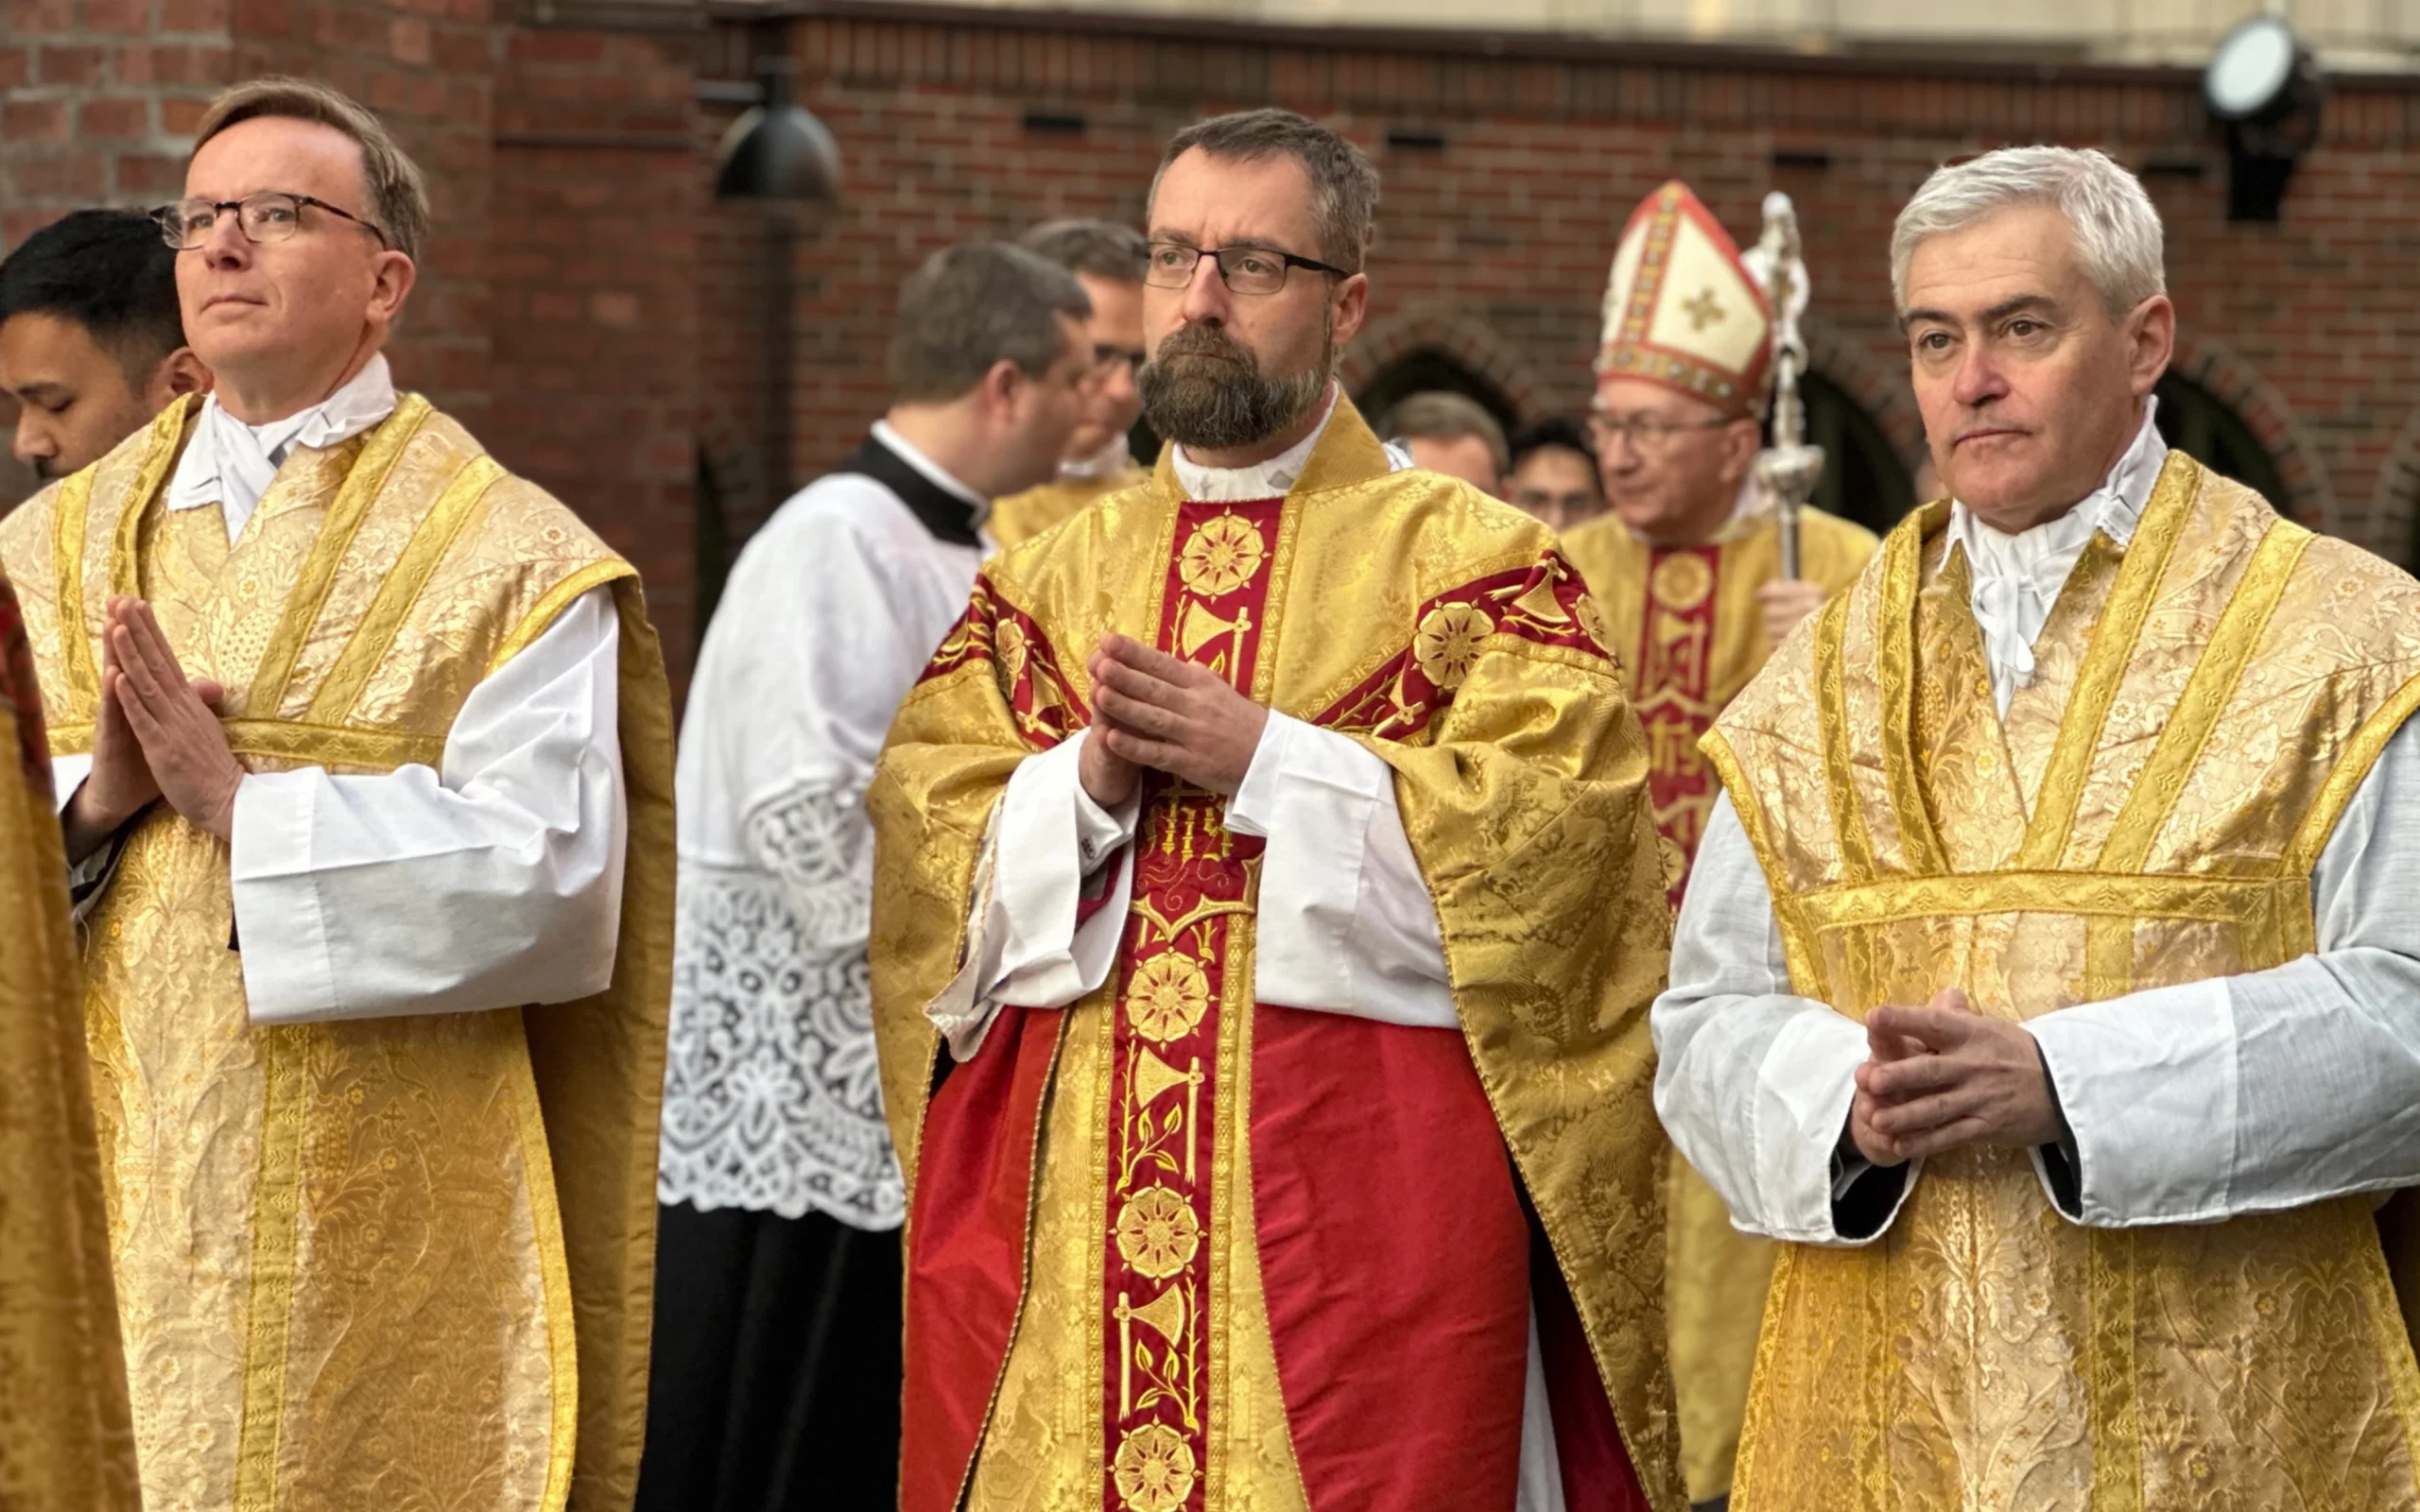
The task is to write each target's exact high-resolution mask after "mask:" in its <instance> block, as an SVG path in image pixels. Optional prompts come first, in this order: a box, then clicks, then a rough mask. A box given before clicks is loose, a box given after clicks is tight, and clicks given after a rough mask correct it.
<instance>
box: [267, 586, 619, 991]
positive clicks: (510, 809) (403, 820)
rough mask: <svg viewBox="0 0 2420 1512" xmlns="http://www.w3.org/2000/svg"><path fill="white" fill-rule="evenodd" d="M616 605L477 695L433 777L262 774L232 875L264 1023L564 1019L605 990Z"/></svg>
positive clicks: (599, 602) (586, 600)
mask: <svg viewBox="0 0 2420 1512" xmlns="http://www.w3.org/2000/svg"><path fill="white" fill-rule="evenodd" d="M619 648H620V628H619V626H618V623H617V621H616V620H615V617H614V604H613V597H612V590H611V589H609V588H598V589H594V590H592V591H590V592H589V593H585V594H583V595H581V596H580V597H579V599H577V600H575V601H574V602H573V603H572V605H571V606H570V607H569V608H568V609H566V610H564V611H563V612H562V615H561V616H560V617H559V618H557V620H556V621H555V623H554V624H553V625H551V626H549V627H547V628H546V630H545V633H544V634H543V635H541V636H539V637H538V638H537V639H536V640H535V641H533V642H531V643H530V644H528V645H527V647H526V648H524V649H523V650H522V651H521V652H520V654H518V655H516V656H515V657H513V658H512V660H511V661H510V662H506V663H505V664H504V665H503V666H502V667H499V668H498V669H496V671H495V672H494V673H493V675H491V676H490V677H489V678H488V679H486V680H485V681H483V682H481V683H480V684H479V685H478V686H477V687H475V688H474V689H472V690H471V694H470V696H469V697H468V698H466V699H465V700H464V701H463V704H462V708H461V711H460V712H459V713H458V715H457V716H456V718H455V721H454V725H453V728H452V730H450V731H449V733H448V734H447V736H446V741H445V750H444V754H443V756H442V758H441V760H442V764H443V765H442V770H436V769H432V768H430V767H428V766H425V765H410V766H405V767H402V768H399V769H398V770H396V771H393V772H390V773H388V774H386V775H383V776H376V777H340V776H336V775H333V774H331V773H329V772H328V771H326V770H325V769H323V768H320V767H316V766H313V767H302V768H300V769H297V770H294V771H287V772H273V773H270V772H262V773H253V774H251V775H250V776H248V777H246V778H245V779H244V780H243V782H242V783H241V785H240V786H238V787H237V789H236V792H235V812H234V835H233V853H232V857H231V862H230V870H231V873H232V876H233V884H234V909H235V933H236V941H237V947H238V949H239V950H240V951H241V953H242V955H243V968H244V988H245V994H246V996H247V998H248V999H249V1001H250V1005H251V1017H252V1021H253V1022H256V1023H302V1022H314V1021H322V1020H337V1019H362V1018H378V1017H383V1016H387V1015H392V1014H420V1013H467V1012H475V1011H478V1010H482V1009H488V1008H500V1007H507V1006H510V1005H516V1004H525V1003H562V1002H569V1001H571V1000H573V999H577V998H581V997H586V996H588V995H590V994H592V993H595V992H598V991H601V990H603V989H604V988H605V987H606V986H607V985H608V984H609V983H610V982H611V981H612V979H613V974H614V949H615V942H616V936H617V931H618V927H619V922H620V917H621V897H622V864H623V850H624V843H625V840H626V831H627V826H628V815H627V811H626V808H625V803H624V798H623V790H622V752H621V741H620V731H619V723H618V713H619V710H618V698H619V683H618V678H617V662H618V658H619Z"/></svg>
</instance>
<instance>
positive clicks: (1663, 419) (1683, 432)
mask: <svg viewBox="0 0 2420 1512" xmlns="http://www.w3.org/2000/svg"><path fill="white" fill-rule="evenodd" d="M1591 419H1592V423H1593V424H1594V428H1595V430H1596V442H1597V461H1598V465H1599V469H1600V471H1601V472H1602V475H1603V478H1604V483H1605V502H1606V503H1607V504H1610V505H1611V506H1613V509H1614V512H1615V513H1616V514H1617V515H1619V516H1621V518H1622V523H1623V524H1627V525H1629V526H1630V527H1631V528H1632V529H1633V530H1635V531H1637V532H1638V533H1639V534H1640V535H1643V536H1645V537H1647V538H1648V539H1649V540H1650V541H1656V542H1659V543H1662V544H1668V545H1687V544H1693V543H1695V542H1697V541H1703V540H1705V539H1706V538H1707V537H1709V536H1711V535H1713V534H1714V533H1715V532H1716V531H1718V530H1720V529H1721V528H1722V526H1723V525H1724V524H1725V523H1727V522H1728V521H1729V520H1730V518H1731V513H1732V509H1733V507H1735V506H1736V505H1737V501H1738V497H1739V486H1740V484H1742V483H1743V482H1745V481H1746V479H1747V476H1748V469H1749V468H1750V467H1751V466H1753V465H1754V463H1755V455H1756V425H1755V421H1744V420H1743V421H1731V422H1729V423H1724V422H1723V414H1722V411H1720V409H1717V408H1716V407H1715V406H1714V405H1712V404H1707V403H1706V402H1705V401H1704V400H1703V399H1697V398H1693V397H1691V396H1690V395H1687V394H1684V393H1681V392H1679V391H1677V390H1675V389H1671V388H1667V387H1664V386H1663V385H1662V384H1653V383H1649V382H1647V381H1646V380H1645V379H1642V378H1606V379H1602V380H1600V381H1599V383H1598V385H1597V408H1596V413H1595V415H1594V416H1593V417H1591ZM1623 421H1638V422H1639V429H1638V433H1637V438H1636V439H1633V438H1631V437H1630V436H1628V435H1625V434H1623V433H1621V431H1620V430H1619V429H1618V428H1617V427H1618V426H1619V424H1620V422H1623ZM1607 422H1612V423H1611V424H1610V425H1609V424H1608V423H1607Z"/></svg>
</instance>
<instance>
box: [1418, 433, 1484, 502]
mask: <svg viewBox="0 0 2420 1512" xmlns="http://www.w3.org/2000/svg"><path fill="white" fill-rule="evenodd" d="M1403 444H1404V449H1405V450H1406V451H1408V452H1409V453H1410V454H1411V465H1412V466H1414V467H1425V468H1426V469H1428V471H1430V472H1443V473H1444V474H1445V475H1446V476H1447V477H1450V478H1460V479H1461V480H1462V481H1463V482H1465V483H1467V484H1469V485H1470V486H1471V487H1473V488H1475V489H1477V490H1479V491H1480V492H1482V493H1494V492H1495V490H1497V488H1499V487H1500V486H1501V485H1502V483H1503V479H1501V478H1499V477H1497V476H1496V474H1495V453H1494V452H1491V451H1489V450H1488V449H1487V440H1486V438H1484V437H1479V436H1408V437H1405V438H1404V443H1403Z"/></svg>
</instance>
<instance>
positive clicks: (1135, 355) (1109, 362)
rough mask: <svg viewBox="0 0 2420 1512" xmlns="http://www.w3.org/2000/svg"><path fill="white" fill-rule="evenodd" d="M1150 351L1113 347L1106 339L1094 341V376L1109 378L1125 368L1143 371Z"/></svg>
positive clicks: (1130, 370) (1131, 370)
mask: <svg viewBox="0 0 2420 1512" xmlns="http://www.w3.org/2000/svg"><path fill="white" fill-rule="evenodd" d="M1149 360H1150V352H1140V351H1137V350H1136V349H1134V348H1132V347H1113V346H1111V345H1110V344H1109V343H1108V342H1106V341H1096V342H1094V343H1093V376H1094V377H1095V378H1107V377H1109V376H1110V375H1111V374H1113V373H1115V372H1116V371H1117V369H1120V368H1124V369H1126V370H1127V371H1128V372H1141V371H1142V370H1143V364H1144V363H1145V362H1147V361H1149Z"/></svg>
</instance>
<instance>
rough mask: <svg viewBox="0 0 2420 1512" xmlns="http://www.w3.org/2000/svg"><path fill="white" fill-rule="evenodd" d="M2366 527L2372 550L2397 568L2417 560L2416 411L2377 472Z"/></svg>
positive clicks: (2419, 442)
mask: <svg viewBox="0 0 2420 1512" xmlns="http://www.w3.org/2000/svg"><path fill="white" fill-rule="evenodd" d="M2370 528H2371V530H2372V531H2373V532H2374V533H2375V535H2376V538H2377V539H2376V540H2374V541H2370V542H2368V545H2369V548H2370V549H2371V550H2372V551H2375V552H2377V554H2378V555H2379V556H2381V557H2384V558H2386V559H2387V560H2389V561H2391V562H2394V564H2395V565H2396V566H2398V567H2404V568H2409V567H2411V565H2412V564H2413V563H2414V562H2415V561H2420V410H2415V411H2413V412H2412V414H2411V418H2410V419H2409V420H2406V421H2404V422H2403V428H2402V429H2401V430H2399V431H2397V432H2396V433H2395V437H2394V450H2393V451H2391V452H2389V453H2388V454H2387V458H2386V465H2385V466H2384V467H2381V468H2379V469H2378V486H2377V494H2376V496H2375V497H2374V498H2373V499H2372V500H2371V502H2370Z"/></svg>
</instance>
